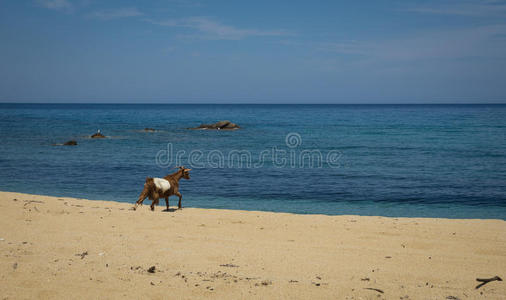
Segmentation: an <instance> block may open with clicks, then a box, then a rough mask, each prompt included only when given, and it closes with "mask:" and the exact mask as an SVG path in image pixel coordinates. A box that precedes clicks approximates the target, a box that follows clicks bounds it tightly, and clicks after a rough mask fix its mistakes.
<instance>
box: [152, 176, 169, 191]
mask: <svg viewBox="0 0 506 300" xmlns="http://www.w3.org/2000/svg"><path fill="white" fill-rule="evenodd" d="M153 181H154V183H155V186H156V188H157V189H159V190H162V192H163V193H165V192H166V191H168V190H169V189H170V182H169V181H167V180H166V179H163V178H153Z"/></svg>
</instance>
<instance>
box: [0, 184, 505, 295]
mask: <svg viewBox="0 0 506 300" xmlns="http://www.w3.org/2000/svg"><path fill="white" fill-rule="evenodd" d="M134 198H135V197H133V198H132V201H134V200H135V199H134ZM186 201H191V200H186ZM148 202H149V201H148ZM162 202H164V201H162ZM184 202H185V200H184V199H183V205H184V204H185V203H184ZM172 204H176V199H172ZM132 206H133V205H132V204H127V203H118V202H108V201H90V200H82V199H72V198H60V197H47V196H38V195H28V194H19V193H9V192H0V278H1V284H0V299H34V298H38V299H62V298H65V299H71V298H73V299H76V298H77V299H119V298H135V299H140V298H151V299H167V298H169V299H195V298H213V299H246V298H247V299H457V298H458V299H506V282H505V281H493V282H490V283H488V284H486V285H484V286H482V287H480V288H479V289H475V287H476V286H477V285H478V284H479V282H477V281H476V278H490V277H494V276H499V277H501V278H502V279H506V278H505V277H506V273H505V270H506V222H505V221H502V220H449V219H421V218H385V217H364V216H323V215H294V214H285V213H269V212H254V211H233V210H214V209H196V208H184V209H183V210H175V209H174V210H171V211H169V212H164V211H163V209H164V207H163V206H159V207H157V209H156V211H155V212H151V211H149V205H145V206H143V207H140V208H139V209H138V210H137V211H132V210H130V208H131V207H132ZM153 267H154V268H153ZM452 297H453V298H452Z"/></svg>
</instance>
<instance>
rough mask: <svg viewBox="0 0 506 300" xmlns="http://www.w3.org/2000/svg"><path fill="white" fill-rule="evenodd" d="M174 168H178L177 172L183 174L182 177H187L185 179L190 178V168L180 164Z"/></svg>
mask: <svg viewBox="0 0 506 300" xmlns="http://www.w3.org/2000/svg"><path fill="white" fill-rule="evenodd" d="M176 168H179V172H181V173H182V174H183V178H184V179H187V180H188V179H190V171H191V169H187V168H185V167H184V166H180V167H176Z"/></svg>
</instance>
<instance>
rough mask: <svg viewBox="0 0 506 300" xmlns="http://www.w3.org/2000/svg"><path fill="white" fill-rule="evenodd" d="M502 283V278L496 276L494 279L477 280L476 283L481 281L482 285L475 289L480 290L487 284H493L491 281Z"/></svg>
mask: <svg viewBox="0 0 506 300" xmlns="http://www.w3.org/2000/svg"><path fill="white" fill-rule="evenodd" d="M496 280H497V281H502V279H501V277H499V276H494V277H492V278H476V281H479V282H481V283H480V284H478V285H477V286H476V287H475V289H479V288H481V287H482V286H484V285H485V284H487V283H489V282H491V281H496Z"/></svg>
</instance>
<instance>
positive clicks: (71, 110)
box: [0, 104, 506, 219]
mask: <svg viewBox="0 0 506 300" xmlns="http://www.w3.org/2000/svg"><path fill="white" fill-rule="evenodd" d="M223 119H229V120H232V121H233V122H235V123H237V124H239V125H240V126H242V129H240V130H238V131H194V130H187V129H186V128H187V127H192V126H198V125H199V124H200V123H211V122H215V121H218V120H223ZM145 127H152V128H155V129H157V130H158V131H157V132H154V133H146V132H142V131H141V130H142V129H143V128H145ZM97 129H101V131H102V133H104V134H105V135H107V136H108V137H109V138H107V139H103V140H92V139H89V138H87V136H88V135H90V134H92V133H94V132H95V131H96V130H97ZM287 135H289V138H288V140H287V139H286V138H287ZM0 136H1V138H2V142H1V143H0V190H4V191H17V192H25V193H34V194H47V195H55V196H72V197H82V198H89V199H104V200H115V201H124V202H132V203H133V202H134V201H135V200H136V198H137V196H138V194H139V192H140V190H141V189H142V184H143V182H144V179H145V177H146V176H155V177H162V176H164V175H166V174H167V173H169V172H171V170H169V168H170V167H172V166H174V165H175V164H176V159H175V157H174V156H175V155H176V154H177V153H179V158H180V161H181V163H182V164H184V165H186V166H190V165H191V166H193V171H192V179H191V180H189V181H184V182H182V184H181V185H182V187H181V190H182V194H183V196H184V199H183V205H184V206H187V207H188V206H191V207H208V208H210V207H212V208H229V209H245V210H267V211H282V212H294V213H322V214H359V215H383V216H399V217H401V216H407V217H449V218H500V219H506V150H505V149H506V106H505V105H96V104H60V105H54V104H0ZM70 139H75V140H77V142H78V144H79V145H78V146H76V147H62V146H53V144H57V143H62V142H65V141H67V140H70ZM287 143H288V144H287ZM168 145H170V146H168ZM167 149H172V153H173V155H172V156H169V155H168V152H169V151H168V150H167ZM161 150H162V152H160V151H161ZM163 151H165V152H163ZM183 151H184V153H183ZM283 151H284V152H283ZM304 151H305V152H304ZM274 152H276V153H277V156H276V157H273V153H274ZM303 153H306V154H307V155H306V156H303ZM157 155H159V156H158V160H157V159H156V158H157ZM199 155H200V158H198V157H197V156H199ZM213 155H214V156H213ZM241 155H242V156H241ZM310 156H311V157H312V158H311V159H310V158H309V157H310ZM318 157H321V162H322V165H321V166H320V165H319V162H320V160H318ZM249 161H250V162H251V166H248V165H247V163H248V162H249ZM310 161H312V162H313V165H310ZM241 163H242V165H241ZM301 164H302V166H301ZM175 200H176V199H175V198H174V199H172V204H176V203H175Z"/></svg>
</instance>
